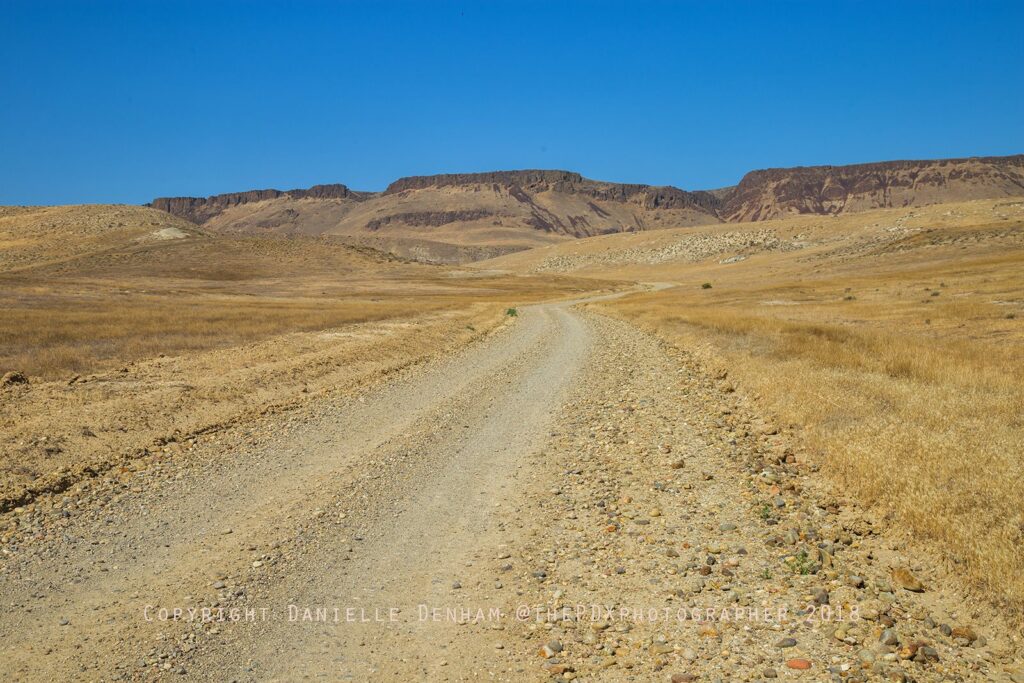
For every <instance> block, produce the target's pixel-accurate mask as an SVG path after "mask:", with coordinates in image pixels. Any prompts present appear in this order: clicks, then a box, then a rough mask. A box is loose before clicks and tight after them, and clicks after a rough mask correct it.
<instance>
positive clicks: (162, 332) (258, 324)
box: [0, 277, 593, 379]
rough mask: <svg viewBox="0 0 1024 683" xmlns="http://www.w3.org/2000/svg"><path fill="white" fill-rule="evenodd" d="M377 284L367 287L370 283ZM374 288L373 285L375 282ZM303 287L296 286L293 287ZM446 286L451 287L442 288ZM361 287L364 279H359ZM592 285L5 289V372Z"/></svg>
mask: <svg viewBox="0 0 1024 683" xmlns="http://www.w3.org/2000/svg"><path fill="white" fill-rule="evenodd" d="M367 284H368V283H363V286H364V287H366V285H367ZM369 284H370V285H372V283H369ZM289 285H290V286H292V287H299V285H298V284H297V283H294V282H292V283H289ZM442 285H443V287H442ZM353 287H355V285H353ZM590 287H593V283H592V282H583V283H577V284H576V285H574V284H572V281H569V280H566V281H564V282H560V283H559V282H554V283H552V282H545V281H543V280H540V279H536V280H533V279H526V278H524V279H518V278H509V277H503V278H490V279H487V280H470V281H465V282H462V283H458V285H457V286H456V287H452V285H451V284H450V283H446V282H436V283H431V282H423V281H413V282H407V283H401V284H395V283H386V285H381V284H380V283H378V287H377V289H376V290H374V288H373V287H372V286H370V287H369V288H367V289H366V291H360V292H359V293H358V294H356V295H353V296H348V297H344V298H341V297H336V296H331V295H330V293H328V294H326V295H320V289H321V286H320V284H316V285H314V284H312V283H311V284H309V285H308V286H307V287H305V288H304V289H307V290H314V291H315V292H316V295H314V294H313V291H309V292H307V294H305V295H295V296H291V297H256V296H247V295H244V294H238V295H232V294H226V295H225V294H218V295H215V296H209V295H204V294H202V293H199V294H196V293H194V292H189V293H188V294H175V295H171V294H121V293H119V292H118V291H117V288H116V287H111V289H110V290H109V291H106V292H104V290H102V289H100V290H93V291H91V292H90V296H87V297H83V296H76V295H65V294H61V293H60V292H59V291H56V290H53V291H48V292H46V293H45V294H42V295H39V294H33V295H31V296H29V295H26V293H25V292H24V291H15V292H13V293H12V292H8V293H7V294H4V295H0V307H2V308H3V309H4V323H3V325H2V326H0V374H3V373H4V372H6V371H8V370H18V371H21V372H23V373H26V374H28V375H32V376H39V377H43V378H47V379H54V378H60V377H64V376H67V375H69V374H78V373H85V372H91V371H95V370H99V369H103V368H107V367H111V366H113V365H117V364H123V363H125V362H129V361H134V360H139V359H143V358H148V357H154V356H157V355H160V354H166V355H178V354H182V353H188V352H193V351H201V350H206V349H212V348H224V347H228V346H235V345H238V344H244V343H250V342H254V341H258V340H261V339H265V338H267V337H271V336H274V335H279V334H284V333H290V332H308V331H315V330H327V329H331V328H337V327H340V326H344V325H350V324H353V323H365V322H374V321H383V320H396V319H404V318H412V317H414V316H418V315H422V314H427V313H436V312H440V311H456V310H462V309H465V308H467V307H469V306H471V305H473V304H477V303H490V304H493V307H494V309H495V310H504V308H505V307H507V306H511V305H517V304H522V303H526V302H529V301H535V300H538V299H541V298H547V297H551V296H559V295H571V294H574V293H577V292H581V291H586V289H587V288H590Z"/></svg>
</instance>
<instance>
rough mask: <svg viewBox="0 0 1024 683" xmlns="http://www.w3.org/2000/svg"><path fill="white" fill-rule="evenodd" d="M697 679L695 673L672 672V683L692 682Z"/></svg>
mask: <svg viewBox="0 0 1024 683" xmlns="http://www.w3.org/2000/svg"><path fill="white" fill-rule="evenodd" d="M695 680H697V676H695V675H694V674H672V683H692V681H695Z"/></svg>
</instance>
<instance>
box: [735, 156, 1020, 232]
mask: <svg viewBox="0 0 1024 683" xmlns="http://www.w3.org/2000/svg"><path fill="white" fill-rule="evenodd" d="M1021 195H1024V155H1020V154H1019V155H1016V156H1009V157H972V158H968V159H940V160H935V161H885V162H879V163H872V164H854V165H851V166H807V167H797V168H771V169H766V170H762V171H751V172H750V173H748V174H746V175H745V176H743V179H742V180H741V181H740V183H739V185H737V186H736V187H735V188H732V189H726V190H724V191H721V193H720V194H719V197H720V199H721V204H720V206H719V207H718V210H717V213H718V215H719V217H721V218H722V219H723V220H725V221H731V222H738V221H758V220H768V219H771V218H777V217H780V216H786V215H790V214H801V213H804V214H806V213H810V214H822V215H828V214H837V213H846V212H851V211H868V210H871V209H881V208H890V207H901V206H921V205H925V204H937V203H940V202H956V201H967V200H971V199H993V198H998V197H1004V196H1007V197H1008V196H1021Z"/></svg>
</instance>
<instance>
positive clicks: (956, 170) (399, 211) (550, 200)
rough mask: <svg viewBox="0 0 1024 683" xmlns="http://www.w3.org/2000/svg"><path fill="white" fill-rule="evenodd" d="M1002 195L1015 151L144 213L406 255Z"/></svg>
mask: <svg viewBox="0 0 1024 683" xmlns="http://www.w3.org/2000/svg"><path fill="white" fill-rule="evenodd" d="M1009 196H1024V155H1017V156H1008V157H973V158H968V159H942V160H935V161H887V162H880V163H871V164H855V165H851V166H809V167H797V168H773V169H766V170H760V171H751V172H750V173H747V174H746V175H745V176H743V179H742V180H741V181H740V183H739V184H738V185H736V186H734V187H725V188H721V189H717V190H709V191H695V192H692V191H687V190H682V189H679V188H678V187H672V186H654V185H644V184H638V183H611V182H603V181H598V180H591V179H589V178H585V177H583V176H582V175H580V174H579V173H574V172H571V171H560V170H523V171H494V172H488V173H451V174H441V175H431V176H410V177H406V178H400V179H398V180H396V181H395V182H393V183H391V184H390V185H389V186H388V187H387V188H386V189H385V190H384V191H383V192H354V191H352V190H350V189H349V188H348V187H346V186H344V185H317V186H314V187H311V188H309V189H305V190H287V191H281V190H252V191H250V192H238V193H232V194H221V195H214V196H212V197H205V198H199V197H164V198H160V199H155V200H153V202H152V203H151V204H150V206H152V207H154V208H157V209H162V210H164V211H167V212H169V213H172V214H174V215H176V216H180V217H182V218H185V219H187V220H190V221H192V222H194V223H198V224H200V225H203V226H204V227H206V228H207V229H209V230H213V231H226V232H260V233H266V232H280V233H282V234H289V235H293V234H309V235H320V234H332V235H345V236H349V237H355V238H359V237H367V236H369V235H375V236H377V238H379V240H380V241H381V243H382V244H388V245H392V247H393V249H394V250H396V251H395V252H394V253H399V254H401V255H403V256H405V255H406V254H407V253H413V251H415V250H416V249H419V248H420V246H419V245H421V244H424V243H430V244H431V245H434V246H435V247H437V248H441V249H442V250H443V249H444V246H443V245H449V246H453V247H455V246H457V247H458V249H457V251H458V253H460V254H477V253H490V250H491V249H492V248H500V249H501V250H502V251H503V252H504V251H508V250H512V251H514V250H521V249H529V248H531V247H537V246H542V245H545V244H551V243H554V242H559V241H562V240H565V239H576V238H582V237H592V236H595V235H603V234H609V233H615V232H631V231H642V230H658V229H662V228H676V227H685V226H690V225H706V224H709V223H719V222H746V221H762V220H768V219H772V218H778V217H784V216H788V215H793V214H818V215H835V214H841V213H849V212H854V211H867V210H871V209H878V208H888V207H904V206H923V205H927V204H937V203H942V202H957V201H966V200H971V199H991V198H1000V197H1009ZM403 240H405V241H406V242H407V243H402V241H403ZM414 248H415V249H414ZM410 250H412V251H410ZM417 253H418V252H417Z"/></svg>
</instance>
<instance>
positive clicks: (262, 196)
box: [147, 183, 372, 225]
mask: <svg viewBox="0 0 1024 683" xmlns="http://www.w3.org/2000/svg"><path fill="white" fill-rule="evenodd" d="M370 194H372V193H367V192H355V191H353V190H350V189H349V188H348V187H346V186H345V185H342V184H340V183H335V184H331V185H314V186H313V187H310V188H308V189H304V190H303V189H298V190H273V189H270V190H249V191H247V192H229V193H227V194H216V195H212V196H210V197H158V198H156V199H154V200H153V201H152V202H150V203H149V204H148V205H147V206H151V207H153V208H154V209H160V210H161V211H166V212H167V213H170V214H174V215H175V216H181V217H182V218H184V219H186V220H189V221H192V222H193V223H196V224H199V225H202V224H203V223H205V222H206V221H208V220H210V219H211V218H213V217H214V216H217V215H219V214H221V213H223V212H224V211H225V210H227V209H229V208H231V207H233V206H238V205H240V204H252V203H255V202H263V201H267V200H269V199H279V198H281V197H286V198H291V199H306V198H308V199H351V200H353V201H360V200H362V199H364V198H365V197H366V196H368V195H370Z"/></svg>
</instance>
